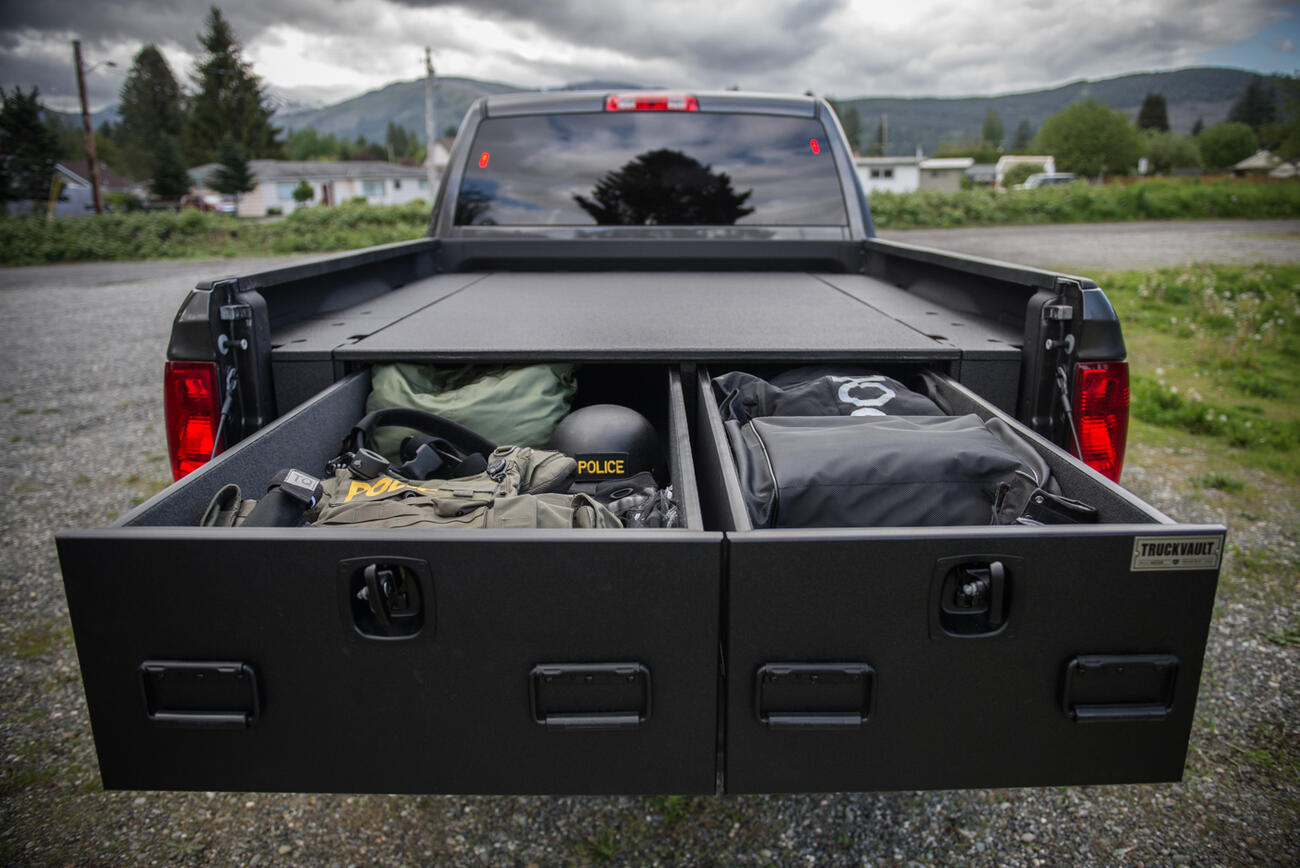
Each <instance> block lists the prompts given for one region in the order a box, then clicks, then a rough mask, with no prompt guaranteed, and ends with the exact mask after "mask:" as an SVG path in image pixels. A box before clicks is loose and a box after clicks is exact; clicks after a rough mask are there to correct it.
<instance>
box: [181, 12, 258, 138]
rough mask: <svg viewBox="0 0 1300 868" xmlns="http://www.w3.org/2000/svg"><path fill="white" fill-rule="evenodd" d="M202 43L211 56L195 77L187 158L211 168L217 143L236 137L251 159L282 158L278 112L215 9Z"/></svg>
mask: <svg viewBox="0 0 1300 868" xmlns="http://www.w3.org/2000/svg"><path fill="white" fill-rule="evenodd" d="M205 24H206V25H207V31H206V32H204V33H202V34H200V36H199V42H200V43H201V44H202V45H203V48H204V50H205V51H206V52H207V53H206V54H205V55H204V56H203V58H202V59H201V60H200V61H199V62H198V64H197V65H196V66H195V67H194V71H193V73H192V74H191V77H192V79H193V81H194V87H195V91H196V92H195V94H194V96H193V98H192V99H191V100H190V109H189V114H188V116H187V118H186V123H185V140H184V150H185V155H186V157H187V158H188V159H189V161H190V163H191V164H194V163H206V162H210V161H211V160H212V159H213V157H214V155H215V154H216V152H217V146H216V143H217V142H220V141H221V139H222V138H223V137H224V136H227V135H228V136H230V137H231V138H232V139H233V140H234V142H235V144H237V145H238V146H239V147H240V149H241V150H242V151H243V152H244V153H245V154H247V155H249V156H250V157H253V158H257V157H278V156H280V154H281V145H280V142H279V140H278V138H277V136H278V135H279V133H280V131H279V130H278V129H277V128H275V127H273V126H271V115H272V114H274V112H275V109H273V108H272V107H271V106H270V105H269V104H268V102H267V99H266V95H265V93H264V92H263V90H262V79H261V78H260V77H258V76H256V75H254V74H253V71H252V67H251V66H249V64H248V63H246V62H245V61H244V60H243V57H242V54H241V49H240V46H239V42H237V41H236V40H235V34H234V31H233V30H231V29H230V24H229V23H228V22H227V21H226V19H225V18H224V17H222V15H221V10H220V9H218V8H217V7H215V6H213V7H212V10H211V11H210V12H209V13H208V17H207V19H206V21H205Z"/></svg>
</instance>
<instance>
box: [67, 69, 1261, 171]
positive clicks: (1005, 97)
mask: <svg viewBox="0 0 1300 868" xmlns="http://www.w3.org/2000/svg"><path fill="white" fill-rule="evenodd" d="M1256 75H1257V73H1252V72H1247V71H1245V70H1240V69H1227V68H1221V67H1195V68H1190V69H1179V70H1174V71H1170V72H1147V73H1137V74H1133V75H1122V76H1117V77H1114V78H1105V79H1094V80H1080V81H1075V82H1071V83H1069V84H1065V85H1061V86H1060V87H1054V88H1049V89H1045V90H1033V91H1024V92H1020V93H1008V94H1000V95H996V96H966V97H880V96H857V97H839V98H838V99H837V101H838V102H839V104H840V108H841V109H842V110H844V111H847V109H848V108H849V107H853V108H856V109H857V111H858V117H859V119H860V121H861V132H862V141H864V142H865V141H868V140H874V138H875V136H876V135H877V132H878V129H879V127H880V123H881V119H882V118H884V119H886V122H887V127H888V133H889V153H890V154H911V153H913V152H915V150H916V148H917V147H918V146H919V147H920V148H921V149H922V150H923V151H924V152H925V153H927V154H933V153H935V152H936V151H937V150H938V149H939V146H940V145H941V144H943V143H945V142H947V143H952V144H958V143H963V142H974V141H976V140H978V139H979V136H980V132H981V130H982V128H983V125H984V119H985V115H986V113H987V112H988V110H989V109H990V108H992V109H993V110H994V111H995V112H997V114H998V117H999V119H1000V120H1001V121H1002V124H1003V127H1004V129H1005V131H1006V136H1007V142H1008V143H1009V142H1010V140H1011V138H1012V136H1014V134H1015V130H1016V127H1017V126H1018V125H1019V124H1020V122H1021V121H1028V122H1029V125H1030V127H1031V128H1032V129H1033V130H1034V131H1037V130H1038V128H1039V127H1040V126H1042V123H1043V121H1044V120H1046V119H1047V118H1048V117H1050V116H1051V115H1053V114H1056V113H1057V112H1059V111H1061V110H1062V109H1064V108H1065V107H1066V106H1068V105H1069V104H1070V103H1072V102H1077V101H1079V100H1083V99H1095V100H1097V101H1098V102H1101V103H1103V104H1105V105H1108V106H1110V107H1111V108H1113V109H1118V110H1120V111H1123V112H1125V113H1127V114H1128V115H1129V116H1130V117H1132V118H1136V117H1137V112H1138V109H1139V108H1140V107H1141V105H1142V100H1143V99H1144V98H1145V97H1146V95H1147V94H1148V93H1159V94H1162V95H1163V96H1164V98H1165V103H1166V106H1167V109H1168V112H1169V123H1170V126H1171V128H1172V129H1173V131H1174V132H1176V133H1179V134H1184V135H1185V134H1187V133H1189V132H1190V131H1191V129H1192V126H1193V125H1194V124H1195V123H1196V122H1197V120H1200V121H1202V123H1204V125H1205V126H1211V125H1213V124H1216V123H1219V122H1221V121H1224V120H1226V119H1227V117H1228V112H1229V111H1230V109H1231V108H1232V104H1233V103H1234V102H1236V100H1237V99H1238V98H1239V97H1240V96H1241V94H1242V92H1243V91H1245V89H1246V85H1247V84H1249V83H1250V80H1251V79H1252V78H1253V77H1255V76H1256ZM652 87H653V86H647V85H644V84H637V83H631V82H614V81H587V82H578V83H575V84H571V85H568V86H566V87H564V88H562V89H563V90H611V91H613V90H645V89H651V88H652ZM532 90H535V89H534V88H524V87H517V86H515V85H511V84H506V83H502V82H494V81H480V80H478V79H473V78H461V77H456V76H442V77H439V78H437V79H435V90H434V94H435V101H436V108H435V111H436V123H437V132H438V134H439V135H442V134H443V133H444V132H446V131H447V129H448V127H456V126H458V125H459V124H460V121H461V119H462V118H463V117H464V116H465V111H466V109H468V108H469V106H470V104H471V103H472V102H473V101H474V100H475V99H477V98H479V97H480V96H486V95H489V94H497V93H512V92H526V91H532ZM1275 91H1276V92H1278V94H1279V96H1280V91H1281V89H1280V88H1276V87H1275ZM67 117H68V119H69V120H70V121H73V122H75V123H79V122H80V121H79V119H77V118H76V116H75V115H68V116H67ZM92 117H93V122H94V123H95V125H96V126H98V124H99V123H101V122H102V121H103V120H111V121H114V122H115V121H116V120H117V106H110V107H109V108H106V109H104V110H102V111H100V112H95V113H94V115H93V116H92ZM390 122H393V123H397V124H399V125H401V126H403V127H406V128H407V129H408V130H411V131H413V132H415V133H416V134H417V135H419V136H420V137H421V138H423V135H424V79H415V80H412V81H402V82H395V83H393V84H389V85H386V86H385V87H382V88H379V89H378V90H373V91H369V92H368V93H364V94H362V95H360V96H356V97H352V98H350V99H346V100H343V101H341V102H338V103H334V104H333V105H327V106H324V107H321V108H301V107H289V108H286V109H282V110H281V111H279V112H277V113H276V115H275V120H274V123H275V124H276V125H277V126H279V127H282V128H283V129H285V130H294V129H304V128H306V127H314V128H315V129H316V130H317V131H318V132H320V133H332V134H333V135H334V136H336V137H338V138H340V139H349V140H355V139H356V138H357V137H358V136H365V137H366V139H367V140H368V141H370V142H383V141H384V138H385V135H386V133H387V129H388V124H389V123H390Z"/></svg>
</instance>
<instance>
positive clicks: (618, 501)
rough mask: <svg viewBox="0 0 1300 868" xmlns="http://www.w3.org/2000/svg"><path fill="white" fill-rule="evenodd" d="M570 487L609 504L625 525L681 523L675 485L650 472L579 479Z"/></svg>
mask: <svg viewBox="0 0 1300 868" xmlns="http://www.w3.org/2000/svg"><path fill="white" fill-rule="evenodd" d="M569 490H570V491H571V492H573V493H575V494H579V493H580V494H588V495H590V496H591V497H592V498H594V499H595V500H596V501H598V502H599V503H602V504H604V505H605V506H607V507H609V511H610V512H612V513H614V515H616V516H618V519H619V521H621V522H623V526H624V527H678V526H679V521H680V519H679V516H678V511H677V504H676V503H675V502H674V501H673V487H672V486H671V485H670V486H668V487H667V488H660V487H659V486H658V485H657V484H655V478H654V476H652V475H651V474H649V473H638V474H637V475H636V476H633V477H630V478H628V479H606V480H603V481H601V482H575V483H574V484H573V486H572V488H570V489H569Z"/></svg>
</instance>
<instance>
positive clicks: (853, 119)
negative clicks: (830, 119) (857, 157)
mask: <svg viewBox="0 0 1300 868" xmlns="http://www.w3.org/2000/svg"><path fill="white" fill-rule="evenodd" d="M827 102H829V103H830V104H831V108H832V109H834V110H835V115H836V117H838V118H839V119H840V126H842V127H843V128H844V137H845V138H846V139H848V140H849V148H850V149H851V150H852V151H853V153H855V154H856V153H858V152H859V151H860V150H861V148H862V117H861V115H859V114H858V109H857V107H856V106H853V105H846V104H845V103H842V102H839V101H837V100H833V99H831V100H827Z"/></svg>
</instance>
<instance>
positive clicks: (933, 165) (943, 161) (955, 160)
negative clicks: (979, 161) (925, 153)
mask: <svg viewBox="0 0 1300 868" xmlns="http://www.w3.org/2000/svg"><path fill="white" fill-rule="evenodd" d="M974 165H975V158H974V157H927V158H926V159H924V160H922V161H921V168H922V169H969V168H970V167H972V166H974Z"/></svg>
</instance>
